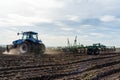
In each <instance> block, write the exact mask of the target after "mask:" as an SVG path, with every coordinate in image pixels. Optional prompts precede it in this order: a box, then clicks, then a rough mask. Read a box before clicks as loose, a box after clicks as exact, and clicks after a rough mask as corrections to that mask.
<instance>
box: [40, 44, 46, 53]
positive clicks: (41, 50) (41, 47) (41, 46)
mask: <svg viewBox="0 0 120 80" xmlns="http://www.w3.org/2000/svg"><path fill="white" fill-rule="evenodd" d="M43 53H45V45H44V44H39V54H43Z"/></svg>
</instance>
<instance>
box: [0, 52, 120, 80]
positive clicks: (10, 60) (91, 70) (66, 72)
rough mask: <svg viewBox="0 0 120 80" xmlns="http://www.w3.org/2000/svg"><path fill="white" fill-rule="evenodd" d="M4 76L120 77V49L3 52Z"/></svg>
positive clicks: (17, 79) (19, 79) (5, 79)
mask: <svg viewBox="0 0 120 80" xmlns="http://www.w3.org/2000/svg"><path fill="white" fill-rule="evenodd" d="M0 80H120V53H104V54H100V55H87V54H69V53H61V54H44V55H41V56H33V55H2V54H1V55H0Z"/></svg>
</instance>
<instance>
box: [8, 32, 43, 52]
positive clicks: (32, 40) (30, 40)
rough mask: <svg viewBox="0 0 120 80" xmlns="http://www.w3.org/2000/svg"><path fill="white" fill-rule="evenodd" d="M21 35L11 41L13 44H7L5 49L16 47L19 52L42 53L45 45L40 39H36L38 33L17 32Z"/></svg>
mask: <svg viewBox="0 0 120 80" xmlns="http://www.w3.org/2000/svg"><path fill="white" fill-rule="evenodd" d="M20 34H21V35H22V39H18V40H15V41H13V45H7V51H8V52H9V51H10V50H11V49H15V48H16V49H17V50H18V51H19V52H20V53H22V54H23V53H31V52H32V53H40V54H42V53H44V52H45V45H44V44H43V43H42V41H41V40H38V33H36V32H33V31H27V32H22V33H18V35H20Z"/></svg>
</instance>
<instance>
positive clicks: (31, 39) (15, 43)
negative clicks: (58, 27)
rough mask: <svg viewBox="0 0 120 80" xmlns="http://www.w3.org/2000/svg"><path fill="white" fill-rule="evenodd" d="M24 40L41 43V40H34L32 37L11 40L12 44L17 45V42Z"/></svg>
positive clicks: (20, 42)
mask: <svg viewBox="0 0 120 80" xmlns="http://www.w3.org/2000/svg"><path fill="white" fill-rule="evenodd" d="M25 41H28V42H33V43H42V41H41V40H35V39H33V38H29V39H25V40H23V39H18V40H15V41H13V44H14V45H18V44H22V43H23V42H25Z"/></svg>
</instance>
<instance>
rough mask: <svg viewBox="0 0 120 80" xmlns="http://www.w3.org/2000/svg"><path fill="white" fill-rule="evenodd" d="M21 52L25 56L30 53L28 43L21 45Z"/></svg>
mask: <svg viewBox="0 0 120 80" xmlns="http://www.w3.org/2000/svg"><path fill="white" fill-rule="evenodd" d="M19 50H20V53H22V54H24V53H28V52H29V51H30V46H29V43H28V42H24V43H22V44H20V45H19Z"/></svg>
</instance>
